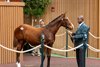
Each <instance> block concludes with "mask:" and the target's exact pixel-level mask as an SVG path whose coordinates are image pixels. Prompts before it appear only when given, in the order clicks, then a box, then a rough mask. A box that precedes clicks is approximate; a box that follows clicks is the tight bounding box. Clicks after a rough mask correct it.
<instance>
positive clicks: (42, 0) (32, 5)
mask: <svg viewBox="0 0 100 67" xmlns="http://www.w3.org/2000/svg"><path fill="white" fill-rule="evenodd" d="M23 1H24V2H25V7H24V13H25V14H26V15H28V16H30V18H31V20H32V16H33V17H34V18H35V19H37V20H39V18H40V17H41V16H43V14H44V13H45V10H46V8H47V7H48V5H49V4H50V3H51V0H23ZM36 22H37V21H36Z"/></svg>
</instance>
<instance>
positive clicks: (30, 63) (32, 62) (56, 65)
mask: <svg viewBox="0 0 100 67" xmlns="http://www.w3.org/2000/svg"><path fill="white" fill-rule="evenodd" d="M46 60H47V59H46ZM46 60H45V64H44V67H46ZM21 64H22V67H40V57H33V56H31V55H24V61H23V62H22V63H21ZM0 67H16V64H15V63H12V64H1V65H0ZM51 67H77V64H76V60H75V58H56V57H52V58H51ZM86 67H100V60H96V59H87V60H86Z"/></svg>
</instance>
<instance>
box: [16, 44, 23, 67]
mask: <svg viewBox="0 0 100 67" xmlns="http://www.w3.org/2000/svg"><path fill="white" fill-rule="evenodd" d="M21 50H22V44H18V45H17V51H21ZM16 64H17V67H21V64H20V53H16Z"/></svg>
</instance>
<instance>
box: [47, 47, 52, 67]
mask: <svg viewBox="0 0 100 67" xmlns="http://www.w3.org/2000/svg"><path fill="white" fill-rule="evenodd" d="M50 47H52V46H50ZM50 59H51V49H49V48H48V49H47V67H50Z"/></svg>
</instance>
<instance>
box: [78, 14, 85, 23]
mask: <svg viewBox="0 0 100 67" xmlns="http://www.w3.org/2000/svg"><path fill="white" fill-rule="evenodd" d="M83 21H84V17H83V16H82V15H81V16H79V17H78V23H79V24H80V23H82V22H83Z"/></svg>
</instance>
